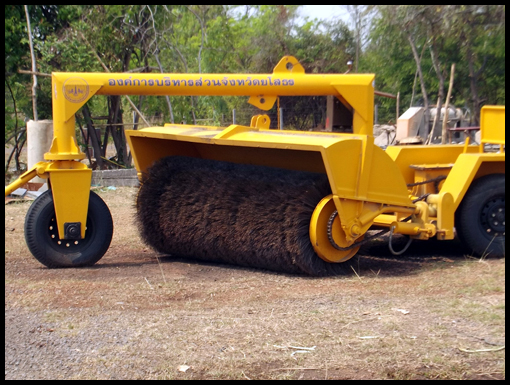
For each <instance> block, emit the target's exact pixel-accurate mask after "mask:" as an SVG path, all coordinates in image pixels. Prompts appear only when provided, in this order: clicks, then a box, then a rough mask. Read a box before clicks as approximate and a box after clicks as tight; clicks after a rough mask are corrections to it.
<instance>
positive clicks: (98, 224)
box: [25, 190, 113, 268]
mask: <svg viewBox="0 0 510 385" xmlns="http://www.w3.org/2000/svg"><path fill="white" fill-rule="evenodd" d="M55 218H56V217H55V208H54V205H53V195H52V192H51V190H48V191H45V192H44V193H43V194H41V195H40V196H39V197H38V198H37V199H36V200H35V201H34V202H33V203H32V205H31V206H30V208H29V209H28V212H27V215H26V218H25V240H26V242H27V245H28V248H29V250H30V252H31V253H32V255H33V256H34V257H35V259H37V260H38V261H39V262H41V263H42V264H43V265H45V266H47V267H49V268H58V267H81V266H91V265H93V264H95V263H96V262H97V261H99V260H100V259H101V258H102V257H103V255H104V254H105V253H106V251H107V250H108V248H109V247H110V242H111V240H112V235H113V221H112V217H111V214H110V210H109V209H108V206H107V205H106V203H104V201H103V200H102V199H101V198H100V197H99V195H97V194H96V193H94V192H93V191H91V192H90V199H89V209H88V214H87V230H86V232H85V238H84V239H78V240H77V241H76V242H77V244H76V243H75V241H74V240H59V236H58V231H57V226H56V219H55ZM58 242H61V243H60V244H58Z"/></svg>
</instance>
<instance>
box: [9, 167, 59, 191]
mask: <svg viewBox="0 0 510 385" xmlns="http://www.w3.org/2000/svg"><path fill="white" fill-rule="evenodd" d="M48 165H49V163H48V162H38V163H36V164H34V165H33V166H32V168H30V170H27V171H25V172H24V173H23V174H21V175H20V176H19V177H18V179H16V180H15V181H14V182H12V183H11V184H9V185H8V186H5V196H7V195H9V194H11V193H12V192H13V191H14V190H16V189H18V188H20V187H21V186H23V185H24V184H25V183H28V182H30V181H31V180H32V179H33V178H35V177H36V176H38V177H39V178H43V179H47V178H48V174H47V173H46V168H47V166H48Z"/></svg>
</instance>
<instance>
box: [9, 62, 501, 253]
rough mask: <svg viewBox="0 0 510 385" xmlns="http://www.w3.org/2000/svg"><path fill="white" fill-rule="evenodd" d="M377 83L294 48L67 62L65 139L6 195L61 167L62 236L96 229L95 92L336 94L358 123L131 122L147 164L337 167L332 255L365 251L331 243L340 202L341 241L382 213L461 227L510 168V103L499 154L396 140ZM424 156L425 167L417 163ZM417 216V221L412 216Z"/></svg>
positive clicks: (318, 224) (410, 229)
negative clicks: (253, 61) (461, 211)
mask: <svg viewBox="0 0 510 385" xmlns="http://www.w3.org/2000/svg"><path fill="white" fill-rule="evenodd" d="M373 84H374V75H373V74H305V71H304V69H303V67H302V66H301V65H300V64H299V62H298V61H297V60H296V59H295V58H294V57H292V56H285V57H284V58H282V60H281V61H280V62H279V63H278V64H277V65H276V67H275V68H274V70H273V72H272V73H271V74H146V73H144V74H131V73H129V74H128V73H58V72H56V73H53V74H52V100H53V126H54V138H53V141H52V145H51V148H50V149H49V151H48V152H47V153H46V154H45V155H44V158H45V159H46V160H47V162H40V163H38V164H37V165H36V166H34V168H32V169H31V170H29V171H28V172H27V173H25V174H23V175H22V176H21V177H20V178H19V179H18V180H17V181H15V182H14V183H13V184H11V185H10V186H8V187H7V188H6V195H8V194H9V193H10V192H12V190H13V189H15V188H16V186H18V187H19V186H21V185H23V184H24V183H26V182H27V181H28V180H30V179H31V178H33V177H34V176H36V175H37V176H42V177H46V178H49V180H50V183H51V187H52V190H53V197H54V204H55V210H56V214H57V223H58V228H59V235H60V237H61V238H63V236H64V234H63V226H64V223H65V222H80V223H81V224H82V226H81V228H82V237H83V236H84V235H85V227H86V226H85V223H86V219H87V208H88V199H89V186H90V179H91V170H89V169H88V168H87V167H86V166H85V165H84V164H82V163H81V162H80V160H82V159H84V158H85V154H84V153H83V152H81V150H80V149H79V146H78V144H77V140H76V136H75V113H76V112H77V111H78V110H79V109H80V108H81V107H82V106H83V105H84V104H85V103H86V102H87V101H88V100H89V99H90V98H91V97H92V96H93V95H194V96H195V95H232V96H249V99H248V102H249V103H251V104H253V105H255V106H256V107H258V108H260V109H262V110H266V111H267V110H269V109H271V108H272V107H273V105H274V103H275V102H276V101H277V100H278V98H279V97H280V96H299V95H307V96H315V95H316V96H320V95H324V96H325V95H333V96H336V97H337V98H338V99H339V100H340V101H341V102H342V103H343V104H344V105H345V107H346V108H347V109H348V110H349V111H351V112H352V116H353V132H352V134H341V133H332V132H303V131H288V130H285V131H283V130H270V129H269V125H270V120H269V117H268V116H267V115H257V116H254V117H253V118H252V120H251V124H250V126H241V125H231V126H229V127H226V128H220V127H210V126H195V125H177V124H166V125H165V126H164V127H147V128H144V129H141V130H126V131H125V132H126V137H127V140H128V144H129V146H130V148H131V152H132V154H133V159H134V162H135V167H136V169H137V171H138V173H139V175H141V173H143V172H144V171H145V170H146V169H147V168H148V167H150V166H151V164H152V163H153V162H154V161H155V160H157V159H160V158H161V157H164V156H169V155H184V156H192V157H197V158H207V159H216V160H222V161H230V162H237V163H245V164H256V165H262V166H270V167H280V168H287V169H293V170H302V171H312V172H319V173H324V174H326V175H327V176H328V179H329V182H330V185H331V190H332V195H331V196H330V197H328V198H327V199H326V198H325V199H326V201H324V204H319V206H318V207H317V209H316V212H315V213H314V217H313V220H312V221H311V224H310V234H311V240H312V243H313V244H314V247H315V249H316V251H317V253H318V254H319V255H320V256H321V258H323V259H325V260H328V261H333V262H339V261H344V260H346V259H348V258H350V257H351V256H352V255H354V254H353V253H352V252H351V251H349V252H341V251H340V252H339V251H338V250H331V248H330V247H326V246H321V245H322V244H324V243H325V242H324V235H323V234H320V233H321V232H322V231H323V230H321V229H323V228H324V225H325V220H326V219H325V218H328V219H329V218H330V216H331V212H332V211H335V210H336V211H337V212H338V220H336V221H335V223H336V224H335V223H334V224H333V231H334V232H335V234H334V238H335V239H336V240H338V243H340V244H341V247H349V246H351V245H353V244H354V243H355V242H356V241H359V240H361V239H362V238H363V236H364V234H365V233H366V231H367V230H368V229H369V228H370V227H371V226H373V225H374V224H375V225H378V226H385V227H390V226H392V227H393V228H394V232H396V233H399V232H400V233H403V234H409V235H410V236H412V237H414V238H419V239H427V238H429V237H432V236H435V235H437V237H438V238H439V239H451V238H453V234H454V232H453V226H454V223H453V217H454V212H455V209H456V208H457V207H458V205H459V203H460V201H461V200H462V198H463V196H464V194H465V192H466V191H467V188H468V186H469V185H470V183H471V181H472V180H473V179H476V178H477V177H480V176H481V175H484V174H487V173H490V172H492V171H491V170H493V169H496V170H499V171H501V170H502V172H504V158H505V156H504V142H505V137H504V123H502V122H504V107H494V106H490V107H484V108H483V109H482V121H481V125H482V143H483V144H485V143H488V142H490V143H496V144H499V145H500V153H499V154H492V153H491V154H489V153H483V146H478V147H477V146H469V145H467V144H466V145H464V146H459V145H441V146H407V147H405V146H400V147H395V146H393V147H392V146H390V147H388V148H387V149H386V150H385V151H384V150H382V149H381V148H379V147H378V146H376V145H375V144H374V138H373V136H372V131H373V127H372V124H373V115H374V86H373ZM481 152H482V153H481ZM432 163H435V165H434V164H432ZM438 163H440V164H450V166H451V167H450V166H448V167H446V168H447V171H446V172H445V173H446V174H445V175H447V178H446V179H445V180H444V181H443V182H442V184H441V187H440V191H437V192H434V193H431V194H430V195H428V196H427V198H426V199H425V200H421V201H418V202H413V200H417V199H416V198H419V197H417V196H416V195H418V191H422V190H420V189H419V188H417V189H413V188H408V187H407V185H408V184H412V183H414V182H416V181H417V180H421V179H425V178H427V175H429V174H430V173H432V174H430V175H439V176H440V175H441V172H439V171H438V170H439V169H440V167H438ZM411 166H413V167H411ZM420 167H421V170H423V172H422V173H421V174H420V173H419V172H416V171H415V170H418V169H420ZM433 170H435V171H433ZM420 178H421V179H420ZM418 200H419V199H418ZM409 215H410V216H411V222H410V223H402V222H401V220H402V219H403V218H404V217H407V216H409ZM314 234H315V235H314ZM319 244H321V245H319ZM353 250H357V249H356V248H355V247H353Z"/></svg>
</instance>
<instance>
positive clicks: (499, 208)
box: [455, 174, 505, 258]
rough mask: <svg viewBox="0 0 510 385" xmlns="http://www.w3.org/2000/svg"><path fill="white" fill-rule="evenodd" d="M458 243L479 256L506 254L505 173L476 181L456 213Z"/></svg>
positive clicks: (501, 255) (487, 176) (500, 255)
mask: <svg viewBox="0 0 510 385" xmlns="http://www.w3.org/2000/svg"><path fill="white" fill-rule="evenodd" d="M455 219H456V230H457V235H458V237H459V239H460V240H461V242H462V243H463V244H464V245H465V246H466V247H468V249H469V250H470V251H471V252H473V253H474V254H475V255H476V256H478V257H496V258H502V257H504V256H505V174H491V175H486V176H484V177H481V178H478V179H477V180H475V181H474V182H473V183H472V184H471V186H470V188H469V189H468V191H467V193H466V195H465V196H464V199H463V200H462V202H461V204H460V205H459V207H458V209H457V212H456V218H455Z"/></svg>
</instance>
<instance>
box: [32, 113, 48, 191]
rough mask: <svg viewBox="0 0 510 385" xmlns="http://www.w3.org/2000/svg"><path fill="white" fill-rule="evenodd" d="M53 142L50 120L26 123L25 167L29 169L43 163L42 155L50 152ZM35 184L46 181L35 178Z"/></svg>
mask: <svg viewBox="0 0 510 385" xmlns="http://www.w3.org/2000/svg"><path fill="white" fill-rule="evenodd" d="M52 140H53V121H52V120H37V121H35V120H29V121H28V122H27V167H28V168H29V169H30V168H31V167H32V166H33V165H34V164H36V163H37V162H41V161H44V154H45V153H46V152H48V151H49V150H50V147H51V141H52ZM32 182H35V183H45V182H46V180H45V179H42V178H39V177H35V178H34V179H32Z"/></svg>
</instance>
